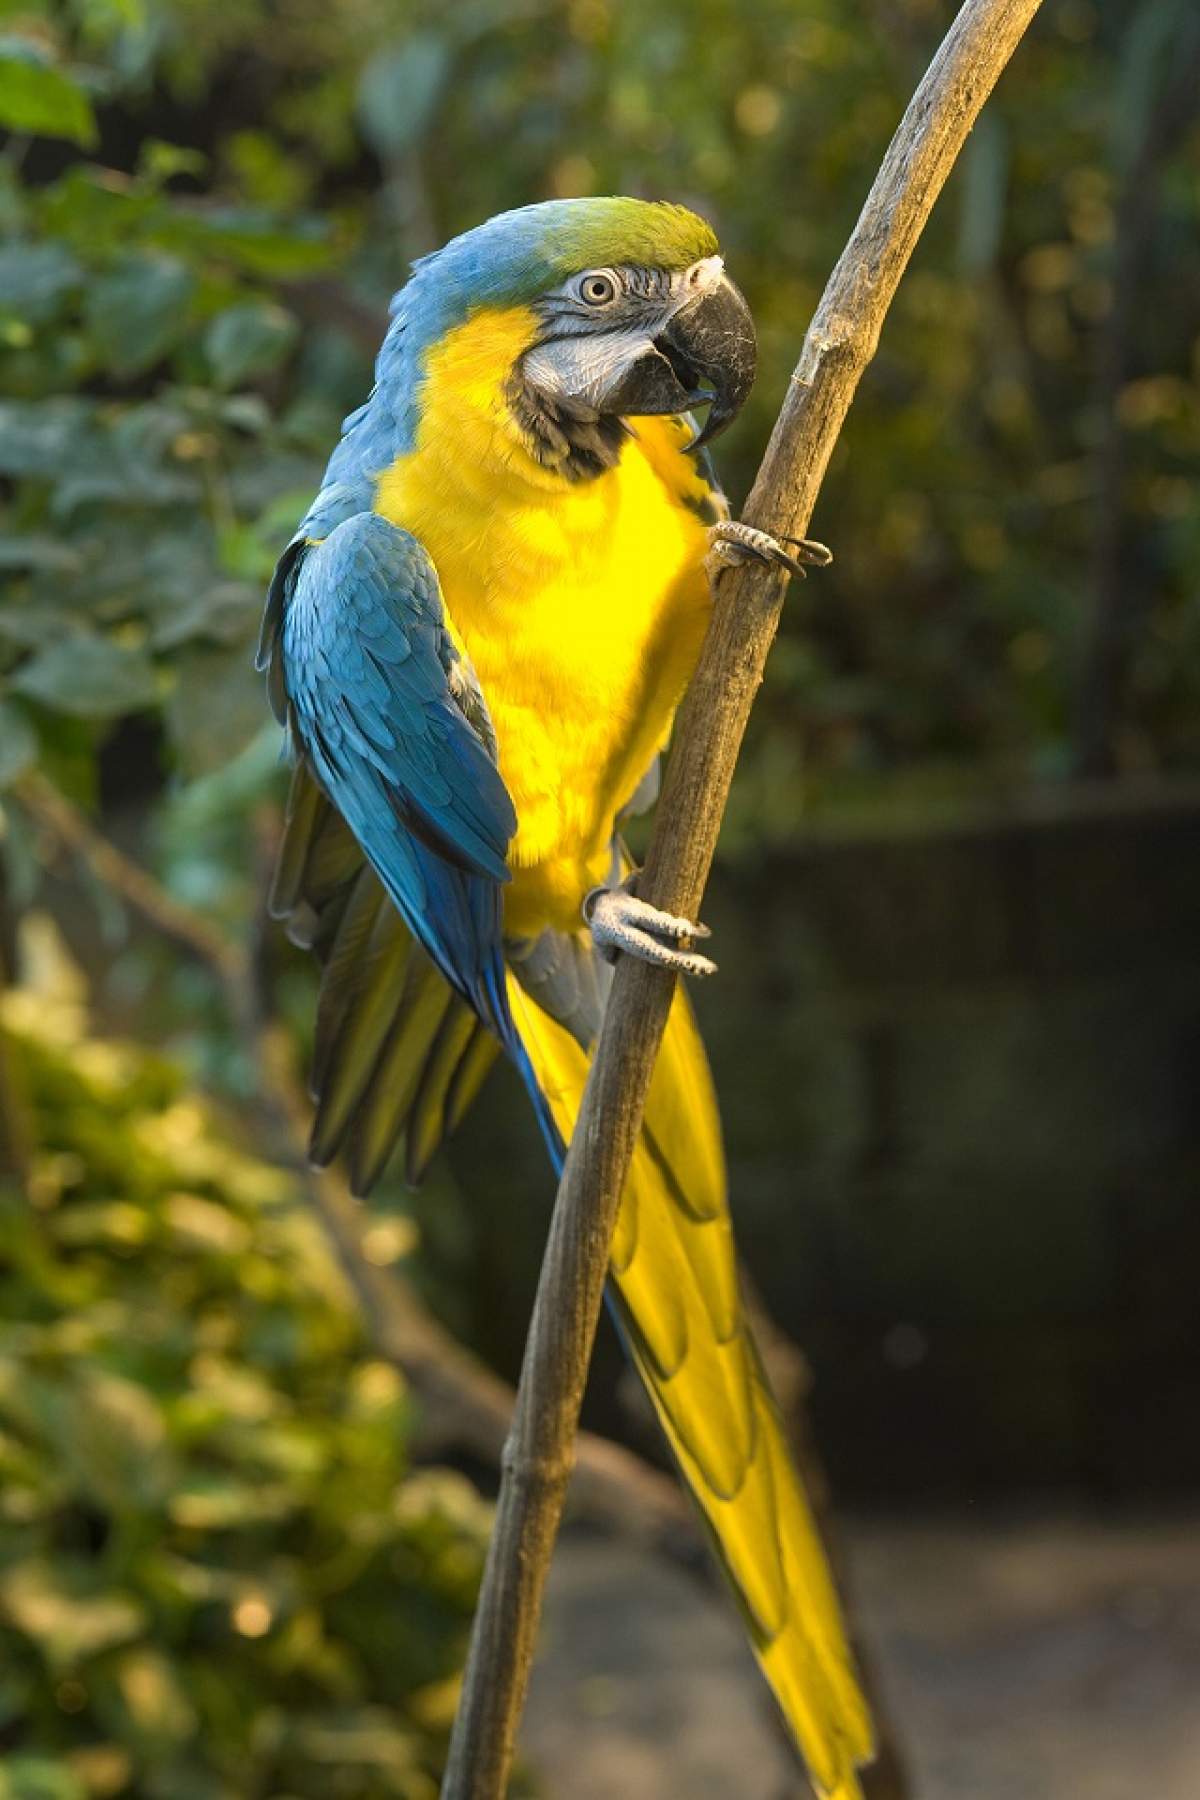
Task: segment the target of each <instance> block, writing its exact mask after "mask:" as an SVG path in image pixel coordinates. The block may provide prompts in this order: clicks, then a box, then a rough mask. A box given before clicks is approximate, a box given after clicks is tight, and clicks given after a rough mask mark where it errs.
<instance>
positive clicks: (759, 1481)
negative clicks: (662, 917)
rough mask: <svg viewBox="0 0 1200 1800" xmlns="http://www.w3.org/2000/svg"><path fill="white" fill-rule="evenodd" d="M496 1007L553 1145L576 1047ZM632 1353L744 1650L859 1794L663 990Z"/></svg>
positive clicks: (535, 1020) (846, 1715) (692, 1067)
mask: <svg viewBox="0 0 1200 1800" xmlns="http://www.w3.org/2000/svg"><path fill="white" fill-rule="evenodd" d="M509 1001H510V1004H511V1007H512V1012H513V1017H514V1019H515V1020H516V1023H517V1028H518V1030H519V1031H520V1034H521V1038H522V1040H523V1042H524V1044H525V1048H526V1051H527V1052H528V1054H529V1057H530V1060H531V1062H532V1063H533V1067H534V1069H535V1070H536V1071H537V1075H538V1079H539V1082H540V1083H541V1086H542V1090H543V1092H544V1093H545V1094H546V1097H547V1099H548V1100H549V1103H550V1107H551V1110H552V1112H553V1115H554V1121H555V1124H556V1125H557V1126H558V1129H559V1131H560V1132H561V1134H562V1136H563V1138H564V1140H566V1139H569V1138H570V1135H571V1131H572V1129H573V1127H574V1123H575V1117H576V1113H577V1112H578V1108H579V1102H580V1099H581V1097H582V1094H583V1085H584V1081H585V1080H586V1077H587V1057H586V1056H585V1054H584V1052H583V1050H581V1049H580V1047H579V1045H578V1043H577V1042H576V1041H575V1039H574V1038H573V1037H571V1035H570V1034H569V1033H568V1032H567V1031H565V1030H564V1029H563V1028H562V1027H561V1026H559V1025H557V1024H555V1022H554V1021H553V1020H552V1019H550V1018H549V1017H548V1016H547V1015H546V1014H545V1013H544V1012H542V1011H541V1009H540V1008H539V1007H538V1006H536V1005H535V1004H534V1002H533V1001H532V1000H531V999H530V997H529V995H528V994H527V993H525V992H524V990H523V989H522V988H521V987H520V986H519V985H518V983H517V982H516V981H515V980H514V979H511V978H510V980H509ZM611 1268H612V1281H613V1291H614V1297H615V1300H616V1303H617V1310H618V1313H619V1315H620V1318H621V1320H622V1323H623V1325H624V1327H625V1332H626V1336H627V1338H628V1340H629V1345H630V1349H631V1351H632V1353H633V1358H634V1361H635V1363H636V1365H637V1367H638V1370H639V1372H640V1374H641V1376H642V1379H643V1380H644V1382H645V1384H646V1388H647V1391H648V1393H649V1395H650V1398H651V1400H652V1402H653V1404H654V1409H655V1411H656V1412H657V1414H658V1417H659V1420H660V1421H661V1423H662V1426H663V1429H664V1431H665V1432H666V1435H667V1438H668V1441H669V1442H670V1445H671V1448H672V1450H673V1451H674V1453H675V1456H676V1458H677V1460H678V1463H679V1467H680V1469H681V1471H682V1473H683V1476H684V1478H685V1480H686V1481H687V1483H688V1486H689V1487H690V1488H691V1490H692V1494H693V1496H694V1498H695V1500H696V1502H697V1504H698V1506H699V1508H700V1511H701V1514H702V1516H703V1518H704V1521H705V1523H706V1525H707V1527H708V1529H709V1531H710V1533H711V1535H712V1538H713V1541H714V1543H715V1545H716V1548H717V1552H718V1555H719V1557H720V1560H721V1562H722V1564H723V1566H724V1568H725V1570H726V1572H727V1574H728V1576H729V1579H730V1581H731V1583H732V1585H733V1588H734V1592H735V1594H736V1596H737V1598H738V1601H739V1603H740V1605H741V1607H742V1611H743V1613H744V1615H745V1618H746V1622H747V1626H748V1629H749V1632H750V1636H751V1640H752V1642H753V1644H754V1649H755V1653H756V1654H757V1656H758V1660H759V1662H760V1664H761V1666H762V1669H763V1672H764V1674H765V1675H766V1677H767V1680H768V1681H769V1682H770V1684H771V1687H772V1688H773V1690H774V1692H775V1695H776V1698H777V1699H778V1701H779V1704H780V1706H781V1708H782V1710H783V1713H784V1715H785V1717H786V1719H787V1721H788V1723H789V1725H790V1726H791V1729H792V1731H793V1733H794V1734H795V1737H796V1740H797V1742H798V1744H799V1746H800V1749H801V1750H802V1752H803V1754H804V1757H805V1761H806V1762H807V1765H808V1768H809V1771H810V1773H811V1776H812V1779H813V1782H814V1784H815V1785H816V1787H817V1789H818V1791H819V1792H820V1793H821V1794H822V1795H823V1796H827V1797H828V1800H861V1789H860V1787H859V1783H858V1780H857V1778H856V1776H855V1774H854V1769H855V1766H856V1765H857V1764H859V1763H862V1762H865V1761H867V1760H869V1758H870V1755H871V1724H870V1719H869V1716H868V1713H867V1708H866V1703H865V1701H864V1700H863V1697H862V1694H861V1692H860V1690H859V1686H858V1681H857V1678H856V1675H855V1672H854V1665H853V1660H852V1657H851V1654H850V1650H849V1647H848V1645H847V1643H846V1636H845V1630H844V1627H843V1624H842V1618H841V1611H840V1608H839V1606H838V1601H837V1596H836V1593H835V1592H834V1588H833V1583H832V1581H831V1579H830V1575H829V1571H828V1568H827V1566H826V1561H825V1556H824V1552H823V1550H822V1547H821V1543H820V1540H819V1538H818V1535H817V1531H816V1527H815V1525H814V1523H813V1519H812V1515H811V1513H810V1511H809V1507H808V1503H807V1501H806V1500H805V1497H804V1494H803V1492H802V1491H801V1488H800V1483H799V1480H798V1478H797V1475H796V1472H795V1470H794V1468H793V1466H792V1462H791V1458H790V1456H789V1454H788V1450H787V1445H786V1441H785V1438H784V1434H783V1429H782V1426H781V1424H780V1420H779V1415H778V1412H777V1410H776V1407H775V1403H774V1400H773V1399H772V1397H771V1394H770V1391H769V1389H768V1387H767V1383H766V1378H765V1376H764V1374H763V1370H762V1365H761V1362H760V1360H759V1357H758V1354H757V1351H756V1350H755V1347H754V1344H753V1341H752V1339H751V1337H750V1333H749V1328H748V1326H747V1323H746V1320H745V1317H744V1314H743V1312H742V1308H741V1302H740V1299H739V1296H738V1285H737V1269H736V1262H735V1258H734V1250H733V1236H732V1230H731V1226H730V1219H729V1209H728V1205H727V1202H726V1197H725V1169H724V1159H723V1156H722V1151H721V1137H720V1126H719V1123H718V1119H717V1108H716V1101H715V1097H714V1095H713V1091H712V1082H711V1078H710V1076H709V1072H708V1064H707V1060H706V1058H705V1055H704V1049H703V1046H702V1045H701V1042H700V1038H699V1034H698V1032H697V1030H696V1026H695V1022H694V1020H693V1018H692V1013H691V1008H690V1007H689V1005H688V1002H687V999H686V996H685V995H684V994H683V992H682V990H680V992H679V993H678V994H677V995H676V999H675V1004H674V1006H673V1008H672V1012H671V1018H670V1021H669V1023H668V1027H667V1033H666V1037H665V1039H664V1041H663V1048H662V1052H661V1054H660V1056H659V1060H658V1064H657V1066H656V1068H655V1072H654V1079H653V1081H652V1083H651V1086H650V1094H649V1098H648V1101H647V1106H646V1117H645V1124H644V1126H643V1131H642V1138H641V1141H640V1143H639V1145H638V1149H637V1152H636V1154H635V1157H634V1163H633V1167H632V1169H631V1171H630V1176H629V1181H628V1183H627V1186H626V1191H625V1194H624V1197H623V1199H622V1202H621V1211H620V1215H619V1217H618V1221H617V1229H616V1235H615V1237H614V1240H613V1252H612V1264H611Z"/></svg>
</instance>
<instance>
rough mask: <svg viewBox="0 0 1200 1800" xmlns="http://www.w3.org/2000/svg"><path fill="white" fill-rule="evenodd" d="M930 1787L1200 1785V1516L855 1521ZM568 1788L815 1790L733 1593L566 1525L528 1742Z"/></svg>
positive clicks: (872, 1617) (555, 1790)
mask: <svg viewBox="0 0 1200 1800" xmlns="http://www.w3.org/2000/svg"><path fill="white" fill-rule="evenodd" d="M847 1538H848V1548H849V1552H850V1557H851V1560H852V1563H853V1568H854V1573H855V1577H856V1583H857V1588H858V1593H859V1598H860V1605H861V1609H862V1612H863V1616H864V1620H865V1623H866V1626H867V1630H868V1632H869V1634H870V1637H871V1639H872V1641H873V1643H874V1645H875V1648H876V1652H877V1656H878V1660H879V1664H880V1668H881V1671H882V1674H883V1678H884V1680H885V1682H886V1684H887V1688H888V1692H889V1696H890V1698H891V1701H892V1704H893V1709H894V1712H895V1716H896V1718H897V1719H898V1721H900V1723H901V1725H902V1728H903V1730H904V1733H905V1738H906V1741H907V1747H908V1753H909V1758H910V1764H911V1767H912V1770H913V1773H914V1776H915V1781H914V1787H915V1791H916V1794H917V1796H918V1797H919V1800H1132V1796H1134V1795H1135V1794H1150V1793H1152V1794H1153V1795H1154V1800H1195V1796H1196V1795H1197V1794H1200V1706H1197V1704H1196V1695H1197V1693H1198V1692H1200V1522H1194V1521H1181V1520H1175V1521H1167V1520H1159V1521H1156V1520H1141V1521H1138V1522H1136V1523H1121V1524H1112V1525H1108V1524H1097V1523H1094V1522H1090V1521H1087V1520H1082V1519H1081V1520H1077V1519H1074V1518H1071V1517H1069V1516H1056V1517H1054V1518H1050V1519H1040V1520H1035V1521H1021V1520H1014V1521H1008V1522H999V1523H997V1522H986V1523H979V1524H975V1523H965V1524H964V1523H959V1522H955V1523H950V1524H944V1523H942V1522H941V1521H938V1520H935V1519H921V1518H917V1519H910V1520H907V1521H903V1522H896V1521H891V1520H883V1521H880V1520H872V1521H869V1522H861V1523H858V1524H856V1525H854V1526H852V1527H850V1528H849V1529H848V1531H847ZM523 1744H524V1750H525V1754H526V1755H527V1757H528V1758H529V1759H530V1760H531V1762H533V1763H534V1764H535V1765H536V1767H537V1768H538V1770H539V1772H540V1774H541V1777H542V1781H543V1784H544V1791H545V1792H546V1793H547V1795H549V1796H552V1797H553V1800H600V1797H601V1796H605V1797H606V1800H607V1797H608V1796H612V1795H618V1794H619V1795H620V1796H622V1800H668V1797H670V1796H673V1795H682V1794H687V1795H689V1796H690V1797H691V1800H782V1797H783V1796H784V1795H788V1796H795V1797H796V1800H799V1794H800V1789H799V1787H798V1785H797V1784H796V1782H795V1781H794V1779H790V1778H789V1774H788V1765H787V1762H786V1760H785V1758H784V1756H783V1753H782V1751H781V1749H780V1746H779V1743H778V1740H777V1738H776V1736H775V1734H774V1732H773V1729H772V1726H771V1723H770V1718H769V1714H768V1712H767V1710H766V1708H765V1706H763V1705H762V1704H760V1689H759V1683H758V1679H757V1676H756V1675H755V1672H754V1669H753V1666H752V1664H751V1662H750V1658H749V1655H748V1653H746V1652H745V1651H744V1649H743V1646H742V1643H741V1639H740V1634H739V1631H738V1626H737V1622H736V1619H735V1618H734V1616H733V1613H732V1611H731V1610H730V1609H729V1608H727V1607H726V1606H725V1605H724V1603H723V1600H722V1597H721V1596H720V1595H718V1594H717V1593H715V1592H714V1593H712V1594H708V1593H706V1592H705V1591H704V1589H703V1588H702V1587H701V1586H700V1585H699V1584H698V1583H696V1582H694V1581H692V1580H690V1579H689V1578H688V1577H687V1576H686V1575H685V1574H684V1573H682V1572H680V1571H678V1570H676V1569H674V1568H671V1567H669V1566H667V1565H664V1564H663V1563H662V1562H661V1561H658V1560H655V1559H653V1558H650V1557H646V1556H643V1555H640V1554H639V1553H637V1552H636V1551H633V1550H630V1549H628V1548H626V1547H624V1546H619V1545H614V1544H611V1543H607V1542H603V1541H600V1540H598V1539H593V1538H586V1537H581V1536H578V1535H574V1536H568V1537H567V1538H565V1539H564V1541H563V1545H562V1549H561V1553H560V1555H559V1557H558V1559H557V1560H556V1564H555V1568H554V1573H553V1576H552V1580H551V1592H550V1602H549V1608H548V1613H547V1622H546V1635H545V1644H544V1648H543V1651H542V1655H541V1659H540V1661H539V1664H538V1667H537V1670H536V1671H535V1676H534V1686H533V1695H532V1700H531V1704H530V1709H529V1714H528V1719H527V1725H526V1730H525V1733H524V1738H523Z"/></svg>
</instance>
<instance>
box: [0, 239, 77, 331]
mask: <svg viewBox="0 0 1200 1800" xmlns="http://www.w3.org/2000/svg"><path fill="white" fill-rule="evenodd" d="M83 279H84V274H83V270H82V268H81V267H80V265H79V263H78V262H77V261H76V259H75V257H74V256H72V254H71V252H70V251H69V250H68V249H67V248H66V247H65V245H63V244H55V243H47V244H7V245H5V246H3V247H2V248H0V314H10V315H11V316H12V317H14V318H18V319H23V320H24V321H25V323H26V324H29V325H43V324H45V322H46V321H47V320H48V319H52V318H53V317H54V316H55V314H56V313H57V312H58V311H59V309H60V307H61V305H62V302H63V301H64V300H65V299H66V297H67V295H68V294H70V293H73V292H74V291H75V289H77V288H78V287H80V286H81V285H82V283H83Z"/></svg>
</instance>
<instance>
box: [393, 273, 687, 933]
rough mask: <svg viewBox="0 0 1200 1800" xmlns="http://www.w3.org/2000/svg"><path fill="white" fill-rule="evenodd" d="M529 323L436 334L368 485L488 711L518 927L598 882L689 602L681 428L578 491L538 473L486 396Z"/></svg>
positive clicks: (543, 921)
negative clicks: (511, 829) (412, 551)
mask: <svg viewBox="0 0 1200 1800" xmlns="http://www.w3.org/2000/svg"><path fill="white" fill-rule="evenodd" d="M534 330H535V320H534V318H533V316H532V315H531V314H530V313H528V312H527V311H526V310H525V309H523V308H513V309H510V310H506V311H504V312H493V313H486V314H480V315H478V316H477V317H476V318H474V319H470V320H468V321H467V322H466V323H465V324H464V325H461V326H459V327H458V328H457V329H456V330H455V331H452V332H450V333H449V334H448V335H447V337H446V338H444V339H443V340H442V342H441V343H440V344H439V345H438V346H437V347H436V348H435V349H434V350H433V351H432V352H431V353H430V355H429V357H428V360H427V364H426V380H425V385H424V387H423V390H422V415H421V423H420V426H419V428H418V432H417V438H416V443H415V446H414V448H413V450H412V451H411V452H410V453H409V454H408V455H406V456H404V457H402V458H401V459H400V460H399V461H398V462H397V463H395V464H394V465H393V467H392V468H390V469H388V470H387V471H386V472H385V473H384V474H383V476H382V477H381V478H380V480H379V483H378V488H377V494H376V506H377V508H378V510H379V511H380V512H381V513H382V514H383V515H384V516H385V517H386V518H389V519H391V520H393V521H394V522H395V523H396V524H398V525H402V526H404V527H405V528H406V529H407V530H409V531H411V532H412V533H413V534H414V535H415V536H416V537H418V538H419V539H420V540H421V542H422V543H423V544H424V546H425V548H426V549H427V550H428V552H429V554H430V556H431V557H432V558H433V561H434V564H435V566H436V568H437V571H438V576H439V579H440V581H441V585H442V593H443V596H444V599H445V603H446V610H447V615H448V623H449V626H450V629H451V632H452V634H453V635H454V637H455V640H456V642H457V643H458V645H459V648H460V649H462V650H463V651H465V653H466V654H467V655H468V656H469V657H470V659H471V661H472V663H473V664H474V667H475V671H476V674H477V675H478V677H479V682H480V686H481V687H482V689H483V693H484V697H485V699H486V700H487V704H488V708H489V710H490V712H491V715H492V721H493V724H494V725H495V728H496V738H497V743H498V746H499V755H500V769H501V773H502V774H503V776H504V779H505V783H506V785H507V787H508V790H509V793H510V794H511V795H512V799H513V804H514V806H515V807H516V811H517V821H518V824H517V835H516V838H515V840H514V842H513V845H512V848H511V851H510V860H511V862H512V865H513V871H514V879H513V883H512V886H511V888H510V889H509V890H508V892H507V894H506V912H505V923H506V929H507V930H509V931H510V932H512V933H514V934H519V935H525V934H528V933H532V932H534V931H537V930H540V929H541V928H542V926H544V925H547V924H557V925H561V926H566V925H572V924H574V923H576V922H577V921H578V917H579V906H580V902H581V900H582V898H583V895H584V893H585V892H586V891H587V889H588V888H589V887H592V886H594V885H595V884H596V883H597V882H599V881H601V880H603V879H604V878H605V875H606V873H607V861H608V845H609V840H610V838H611V836H612V829H613V820H614V817H615V815H616V814H617V812H618V811H619V810H620V808H621V807H622V806H623V805H624V803H625V802H626V801H627V800H628V799H629V797H630V795H631V794H632V792H633V790H634V788H635V787H636V786H637V783H638V781H639V780H640V779H641V777H642V775H643V774H644V773H645V771H646V769H647V768H648V767H649V765H650V763H651V761H652V760H653V758H654V755H655V753H656V752H657V750H658V748H659V747H660V746H661V744H662V742H663V739H664V737H665V735H666V733H667V730H668V729H669V726H670V721H671V715H672V713H673V712H674V709H675V706H676V705H677V703H678V700H679V697H680V694H681V693H682V691H683V688H684V685H685V684H686V682H687V679H688V676H689V675H690V673H691V670H692V668H693V666H694V664H695V660H696V656H697V655H698V653H699V648H700V640H701V638H702V636H703V632H704V625H705V621H706V618H707V607H708V591H707V584H706V582H705V579H704V574H703V568H702V564H703V558H704V554H705V551H706V548H707V534H706V529H705V525H704V522H703V520H702V519H701V517H700V514H699V511H698V510H696V504H695V503H696V502H697V501H699V500H701V499H702V498H703V496H704V494H705V493H706V492H707V489H706V488H705V486H704V484H703V483H702V481H700V480H699V478H698V477H697V474H696V471H695V467H694V465H693V464H692V462H691V461H690V459H688V458H687V457H686V456H685V455H684V452H683V446H684V445H685V444H686V442H687V439H688V435H689V434H688V430H687V427H686V426H683V425H682V424H680V422H679V421H677V420H674V419H643V420H639V421H637V423H636V426H635V429H636V432H637V436H636V439H634V440H633V441H632V442H631V443H629V444H628V445H627V446H626V448H625V450H624V452H623V454H622V456H621V459H620V461H619V463H618V464H617V466H616V468H614V469H611V470H609V471H607V472H606V473H604V474H602V475H599V476H597V477H595V478H594V479H592V480H589V481H577V482H571V481H568V480H567V479H565V478H564V477H563V476H561V475H559V474H556V473H554V472H552V471H549V470H547V469H545V468H543V467H542V466H541V465H540V464H538V463H537V462H536V461H535V460H534V458H533V457H532V456H531V455H530V454H529V452H528V450H527V449H526V447H525V443H524V440H523V438H522V436H521V433H520V430H519V427H518V426H517V425H516V423H515V421H514V420H513V418H512V416H511V414H510V413H509V410H508V407H507V405H506V403H505V399H504V383H505V380H506V379H507V376H508V373H509V371H510V370H511V368H512V366H513V363H514V361H515V360H516V358H517V356H518V355H519V354H520V353H521V351H522V350H524V349H525V348H527V346H528V344H529V343H530V342H531V340H532V337H533V335H534ZM689 500H690V501H692V503H693V504H691V505H689V504H688V501H689Z"/></svg>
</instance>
